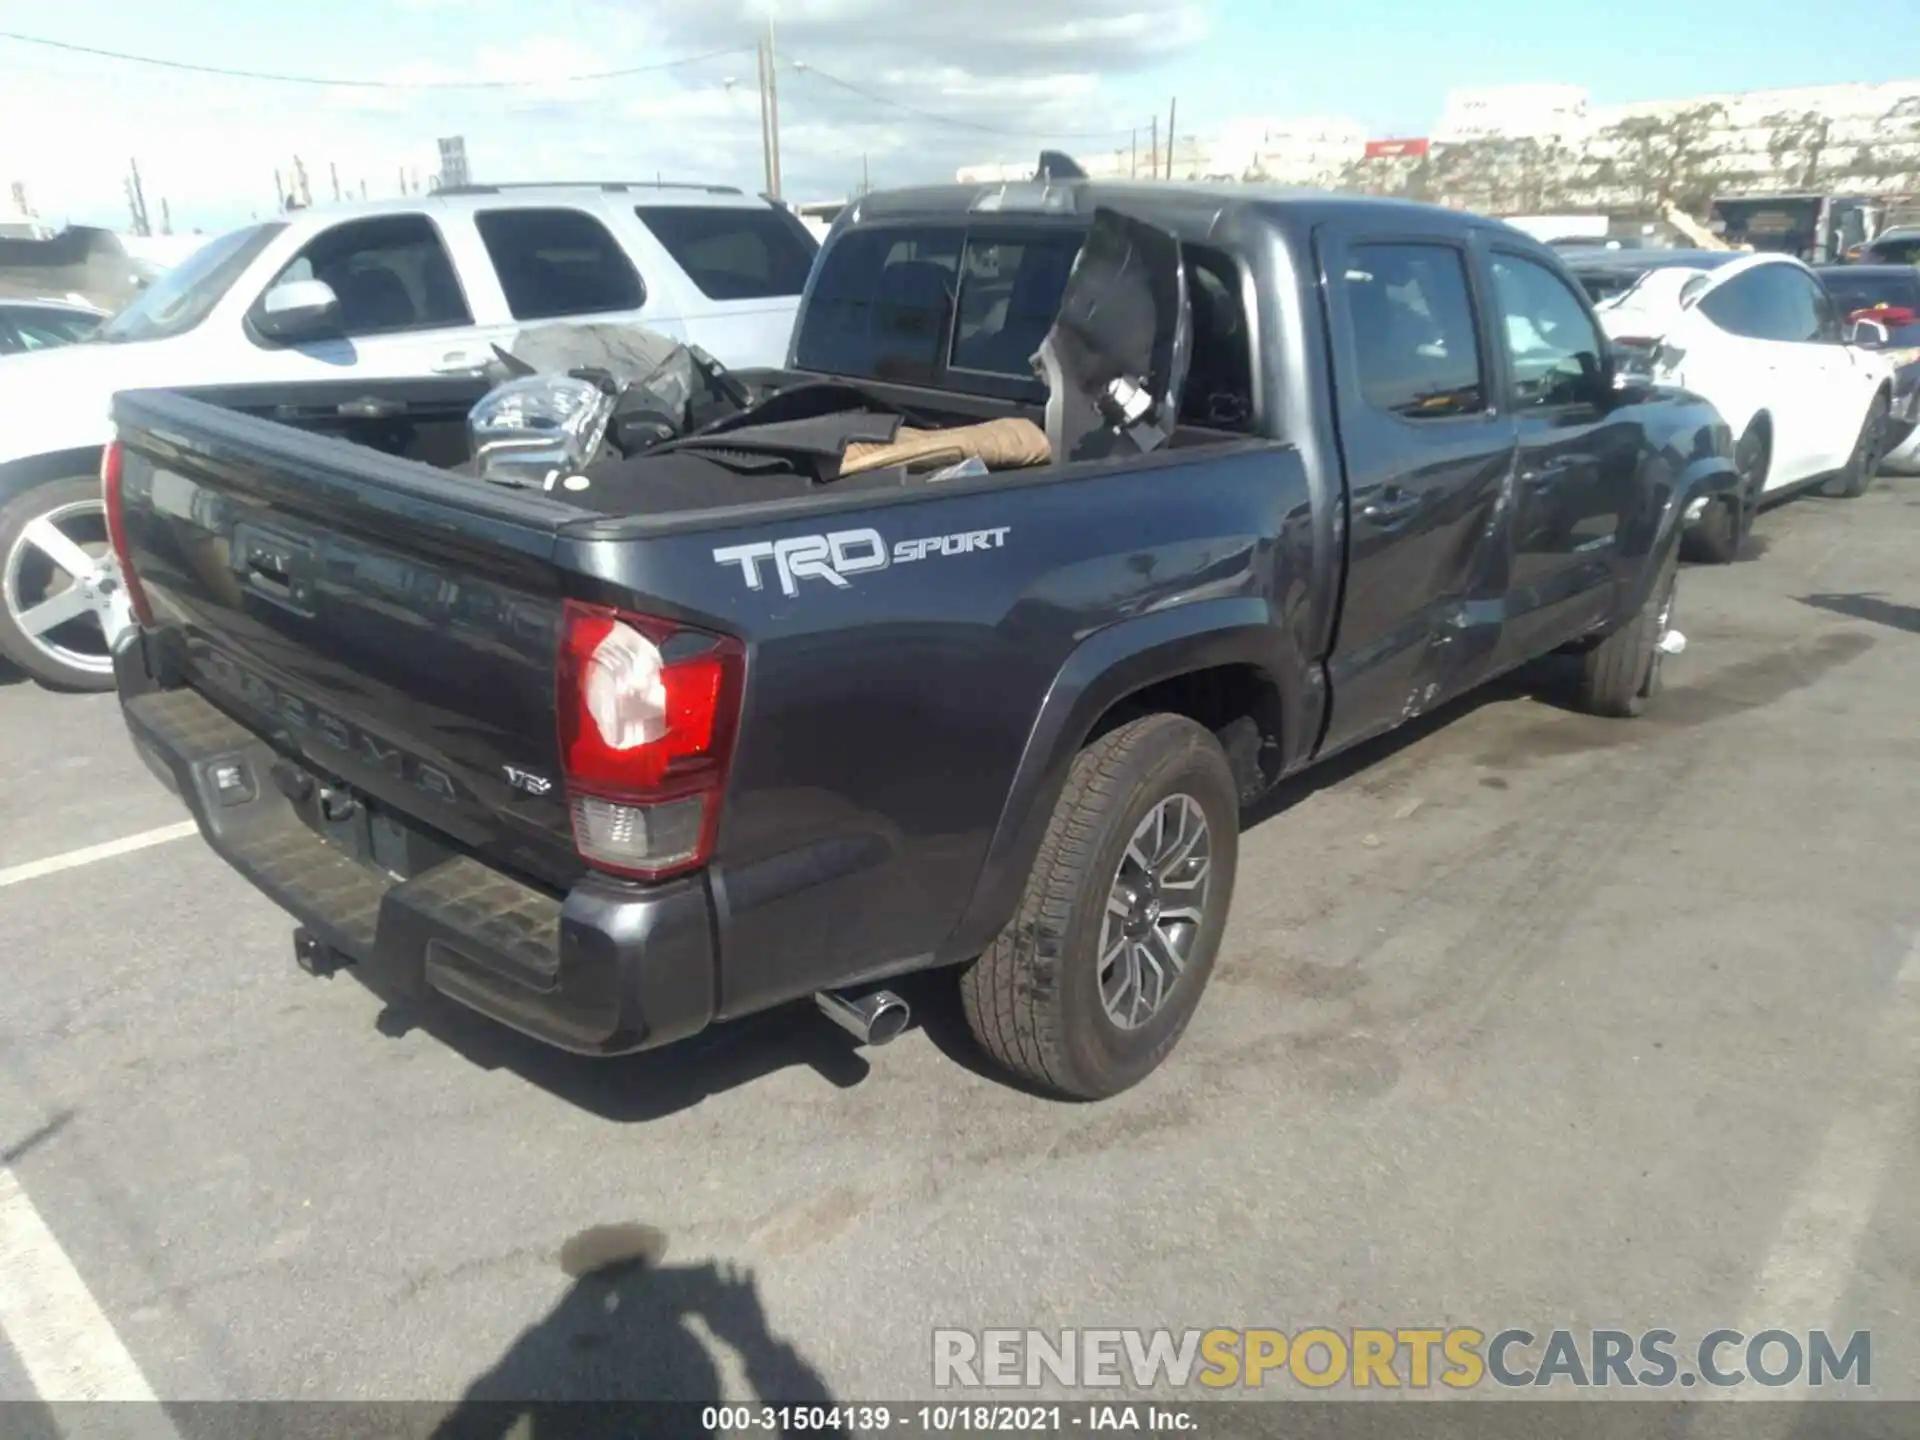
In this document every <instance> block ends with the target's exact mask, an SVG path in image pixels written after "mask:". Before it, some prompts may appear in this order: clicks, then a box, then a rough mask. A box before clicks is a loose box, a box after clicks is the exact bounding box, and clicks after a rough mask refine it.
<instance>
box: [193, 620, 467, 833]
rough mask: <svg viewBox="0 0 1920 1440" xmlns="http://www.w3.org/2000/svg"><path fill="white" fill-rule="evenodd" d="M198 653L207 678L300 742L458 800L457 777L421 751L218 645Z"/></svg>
mask: <svg viewBox="0 0 1920 1440" xmlns="http://www.w3.org/2000/svg"><path fill="white" fill-rule="evenodd" d="M196 659H197V662H198V668H199V670H200V672H201V674H202V675H203V676H204V677H205V678H206V680H207V683H208V684H210V685H213V686H214V687H216V688H218V689H221V690H225V691H227V692H228V693H229V694H231V695H233V696H235V697H236V698H237V699H239V700H240V701H242V702H243V703H245V704H246V705H248V706H251V707H252V708H253V709H255V710H257V711H259V712H260V713H261V714H262V715H265V716H266V717H268V718H269V719H270V720H272V721H274V722H276V723H278V724H279V725H282V726H284V727H285V728H286V729H287V730H289V731H291V732H292V733H293V734H295V735H297V736H298V737H299V738H300V739H301V741H302V742H306V741H314V742H316V743H318V744H319V745H320V746H322V747H323V748H325V749H328V750H333V751H335V752H337V753H339V754H341V755H346V756H350V757H352V758H353V759H355V760H358V761H360V762H361V763H362V764H365V765H370V766H372V767H373V768H374V769H376V770H378V771H380V772H381V773H383V774H386V775H391V776H392V777H393V778H394V779H396V780H401V781H404V782H405V783H406V784H408V785H411V786H412V787H413V788H414V789H416V790H419V791H420V792H422V793H423V794H426V795H431V796H432V797H433V798H434V799H436V800H441V801H444V802H446V803H447V804H449V805H453V804H458V803H459V800H460V791H459V788H458V787H457V786H456V785H455V784H454V782H453V777H452V776H451V775H449V774H447V772H446V771H444V770H442V769H440V768H439V767H438V766H436V765H429V764H428V763H427V762H426V761H424V760H422V759H420V758H419V757H418V756H417V755H410V754H408V753H407V752H406V751H405V750H402V749H401V748H400V747H399V746H397V745H390V744H388V743H387V742H386V741H384V740H381V739H379V738H378V737H377V736H374V735H370V734H368V733H367V732H366V731H365V730H363V729H361V728H360V727H359V726H358V725H355V724H353V723H352V722H350V721H347V720H343V719H341V718H340V717H339V716H338V715H335V714H333V713H331V712H330V711H326V710H323V709H321V708H320V707H319V706H317V705H315V704H313V703H312V702H311V701H308V700H303V699H302V698H301V697H300V696H298V695H292V694H289V693H288V692H287V691H285V690H282V689H280V688H279V687H278V686H275V685H270V684H268V683H267V682H266V681H265V680H263V679H261V678H260V677H259V676H258V675H254V674H252V673H250V672H249V671H247V670H244V669H242V668H241V667H240V666H239V665H236V664H235V663H234V662H233V661H232V660H230V659H228V658H227V657H226V656H225V655H221V654H219V653H218V652H216V651H211V650H209V651H205V652H203V653H202V654H200V655H199V656H197V657H196Z"/></svg>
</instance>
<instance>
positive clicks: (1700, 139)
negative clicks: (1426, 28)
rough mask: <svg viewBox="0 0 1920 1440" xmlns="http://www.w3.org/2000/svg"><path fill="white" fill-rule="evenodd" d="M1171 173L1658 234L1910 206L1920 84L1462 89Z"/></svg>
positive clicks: (1188, 159)
mask: <svg viewBox="0 0 1920 1440" xmlns="http://www.w3.org/2000/svg"><path fill="white" fill-rule="evenodd" d="M1075 158H1076V159H1078V160H1080V162H1081V164H1082V165H1083V166H1084V167H1085V169H1086V170H1087V172H1088V173H1089V174H1090V175H1093V176H1096V177H1112V176H1125V175H1130V174H1137V175H1140V176H1142V177H1148V176H1153V175H1155V174H1164V173H1165V171H1164V166H1163V165H1153V164H1149V163H1146V162H1144V161H1142V160H1141V159H1140V158H1139V155H1138V152H1137V150H1136V151H1135V152H1131V153H1130V152H1129V151H1126V150H1122V151H1119V152H1112V153H1109V152H1099V153H1093V154H1086V155H1077V156H1076V157H1075ZM1155 158H1156V160H1157V159H1160V158H1161V157H1155ZM1032 172H1033V166H1032V162H1031V161H1029V160H1025V159H1022V160H1020V161H1017V162H1010V163H1007V164H1001V165H990V166H979V165H976V166H967V167H964V168H963V169H961V170H960V172H959V178H960V179H961V180H962V181H968V182H985V181H993V180H1012V179H1024V178H1026V177H1027V176H1029V175H1031V174H1032ZM1173 174H1174V177H1175V178H1177V179H1202V178H1204V179H1217V180H1226V179H1232V180H1255V181H1267V182H1271V183H1277V184H1282V185H1298V186H1338V187H1342V188H1353V189H1364V190H1371V191H1375V192H1379V193H1385V194H1398V195H1409V196H1412V197H1414V198H1419V199H1428V200H1433V201H1437V202H1439V203H1442V204H1448V205H1454V206H1458V207H1463V208H1469V209H1475V210H1483V211H1487V212H1490V213H1494V214H1514V213H1546V214H1558V213H1563V212H1577V211H1581V210H1593V211H1596V212H1601V211H1609V210H1611V211H1619V212H1631V213H1633V214H1634V215H1635V216H1636V217H1638V219H1639V220H1640V221H1642V222H1644V223H1646V224H1652V225H1657V226H1664V225H1665V224H1666V221H1667V215H1668V212H1669V211H1670V210H1672V209H1675V208H1677V209H1679V210H1681V211H1684V212H1686V213H1688V214H1691V215H1695V216H1705V215H1706V213H1707V210H1708V207H1709V205H1710V203H1711V202H1712V200H1713V199H1714V198H1716V197H1719V196H1722V195H1727V194H1751V195H1779V194H1788V193H1795V192H1821V193H1826V192H1848V193H1860V194H1867V195H1885V196H1889V197H1897V196H1901V195H1905V194H1909V193H1920V80H1906V81H1892V82H1888V83H1885V84H1877V85H1868V84H1851V85H1821V86H1804V87H1799V88H1793V89H1785V90H1752V91H1740V92H1729V93H1720V94H1705V95H1696V96H1692V97H1687V98H1682V99H1677V100H1655V101H1636V102H1633V103H1631V104H1625V105H1605V106H1603V105H1596V104H1594V103H1593V101H1592V97H1591V96H1590V95H1589V93H1588V92H1587V91H1586V90H1585V89H1584V88H1583V87H1581V86H1578V85H1560V84H1526V85H1501V86H1492V87H1483V88H1477V89H1462V90H1455V91H1452V92H1450V93H1449V94H1448V95H1447V96H1446V98H1445V100H1444V102H1443V103H1442V105H1441V109H1440V114H1439V116H1438V118H1437V119H1436V121H1435V123H1434V125H1433V127H1432V129H1431V130H1430V132H1429V133H1428V134H1427V135H1425V136H1421V137H1417V138H1394V139H1383V138H1380V137H1374V136H1370V135H1369V134H1368V133H1367V129H1366V127H1365V126H1364V125H1362V124H1361V123H1360V122H1359V121H1357V120H1352V119H1349V118H1345V117H1339V116H1328V117H1310V118H1291V119H1253V120H1235V121H1230V122H1228V123H1225V124H1222V125H1220V126H1218V127H1216V128H1214V129H1211V130H1208V131H1206V132H1204V133H1202V134H1197V135H1193V136H1186V135H1183V136H1181V137H1180V140H1179V144H1178V146H1177V147H1176V150H1175V154H1174V165H1173ZM1889 213H1891V211H1890V212H1889Z"/></svg>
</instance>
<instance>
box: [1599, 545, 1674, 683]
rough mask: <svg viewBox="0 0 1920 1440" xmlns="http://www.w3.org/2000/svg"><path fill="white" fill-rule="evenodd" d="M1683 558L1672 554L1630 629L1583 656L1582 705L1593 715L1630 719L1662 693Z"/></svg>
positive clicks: (1629, 624)
mask: <svg viewBox="0 0 1920 1440" xmlns="http://www.w3.org/2000/svg"><path fill="white" fill-rule="evenodd" d="M1679 560H1680V557H1679V556H1678V555H1677V554H1675V553H1672V552H1669V553H1668V555H1667V558H1666V559H1665V560H1664V561H1663V562H1662V563H1661V566H1660V573H1659V574H1658V575H1657V576H1656V577H1655V579H1654V582H1653V588H1652V589H1651V590H1650V591H1648V593H1647V598H1646V602H1645V603H1644V604H1643V605H1641V607H1640V610H1639V613H1638V614H1636V615H1635V616H1634V617H1633V618H1632V619H1631V620H1629V621H1628V622H1627V623H1626V624H1625V625H1622V626H1621V627H1620V628H1619V629H1618V630H1616V631H1614V632H1613V633H1612V634H1611V635H1609V636H1608V637H1607V638H1606V639H1605V640H1602V641H1601V642H1600V643H1599V644H1598V645H1596V646H1594V647H1593V648H1592V649H1591V650H1589V651H1587V652H1586V654H1584V655H1582V656H1581V657H1580V661H1581V667H1582V669H1581V676H1580V705H1581V708H1582V709H1584V710H1586V711H1588V712H1589V713H1591V714H1594V715H1608V716H1613V717H1616V718H1619V719H1631V718H1632V717H1633V716H1636V715H1638V714H1639V713H1640V712H1641V711H1642V710H1644V709H1646V706H1647V701H1648V700H1650V699H1652V698H1653V697H1654V696H1655V695H1656V694H1658V693H1659V690H1660V669H1661V666H1660V662H1661V660H1662V659H1663V658H1665V657H1664V656H1663V655H1662V654H1661V652H1660V649H1659V644H1660V638H1661V636H1662V635H1663V634H1664V633H1665V631H1666V629H1667V628H1668V626H1669V625H1670V624H1671V623H1672V620H1673V598H1674V589H1675V587H1676V584H1677V582H1678V580H1679V574H1680V564H1679Z"/></svg>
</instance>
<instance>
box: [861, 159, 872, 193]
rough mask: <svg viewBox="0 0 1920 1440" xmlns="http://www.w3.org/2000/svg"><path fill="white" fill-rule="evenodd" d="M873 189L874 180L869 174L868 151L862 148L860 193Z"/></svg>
mask: <svg viewBox="0 0 1920 1440" xmlns="http://www.w3.org/2000/svg"><path fill="white" fill-rule="evenodd" d="M872 189H873V180H872V178H871V177H870V176H869V175H868V174H867V152H866V151H864V150H862V151H861V152H860V193H861V194H862V195H865V194H867V193H868V192H869V191H871V190H872Z"/></svg>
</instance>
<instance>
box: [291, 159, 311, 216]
mask: <svg viewBox="0 0 1920 1440" xmlns="http://www.w3.org/2000/svg"><path fill="white" fill-rule="evenodd" d="M293 183H294V187H295V189H297V190H298V191H299V193H300V204H301V206H302V207H305V206H308V205H311V204H313V187H312V186H311V185H309V184H308V183H307V165H306V162H305V161H304V160H302V159H301V158H300V157H299V156H298V155H296V156H294V157H293Z"/></svg>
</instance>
